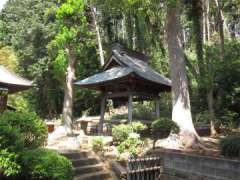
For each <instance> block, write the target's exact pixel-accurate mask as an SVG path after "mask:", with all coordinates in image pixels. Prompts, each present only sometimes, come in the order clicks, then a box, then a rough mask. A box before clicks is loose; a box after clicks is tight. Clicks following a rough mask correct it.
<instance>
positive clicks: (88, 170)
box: [60, 150, 114, 180]
mask: <svg viewBox="0 0 240 180" xmlns="http://www.w3.org/2000/svg"><path fill="white" fill-rule="evenodd" d="M60 153H61V154H62V155H64V156H65V157H67V158H68V159H70V160H71V161H72V164H73V171H74V178H73V179H74V180H113V179H114V178H113V177H112V175H111V171H109V170H108V169H107V168H106V166H105V164H104V163H103V162H102V161H101V160H100V159H99V157H98V156H96V155H95V154H94V153H93V152H91V151H87V150H85V151H78V150H68V151H64V152H60Z"/></svg>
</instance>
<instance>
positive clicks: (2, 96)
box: [0, 90, 8, 112]
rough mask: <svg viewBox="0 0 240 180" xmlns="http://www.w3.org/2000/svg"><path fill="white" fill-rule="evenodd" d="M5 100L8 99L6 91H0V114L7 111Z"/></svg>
mask: <svg viewBox="0 0 240 180" xmlns="http://www.w3.org/2000/svg"><path fill="white" fill-rule="evenodd" d="M7 99H8V91H7V90H0V112H3V111H5V110H6V109H7Z"/></svg>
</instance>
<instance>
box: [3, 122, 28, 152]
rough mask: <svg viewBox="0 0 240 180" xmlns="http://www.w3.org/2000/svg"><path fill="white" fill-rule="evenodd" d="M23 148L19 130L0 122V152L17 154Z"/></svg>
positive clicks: (22, 139)
mask: <svg viewBox="0 0 240 180" xmlns="http://www.w3.org/2000/svg"><path fill="white" fill-rule="evenodd" d="M23 148H24V138H23V136H22V134H21V133H20V130H19V129H17V128H15V127H12V126H11V125H9V124H6V122H4V121H0V150H3V149H8V150H10V151H14V152H18V151H21V150H22V149H23Z"/></svg>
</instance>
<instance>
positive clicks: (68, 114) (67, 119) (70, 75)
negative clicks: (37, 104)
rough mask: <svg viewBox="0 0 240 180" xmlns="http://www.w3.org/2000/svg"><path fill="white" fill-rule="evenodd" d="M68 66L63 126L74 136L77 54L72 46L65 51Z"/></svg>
mask: <svg viewBox="0 0 240 180" xmlns="http://www.w3.org/2000/svg"><path fill="white" fill-rule="evenodd" d="M65 52H66V55H67V57H68V66H67V72H66V79H65V85H64V102H63V125H64V127H65V129H66V131H67V133H68V134H72V107H73V81H74V79H75V61H76V57H75V52H74V49H73V47H72V46H70V45H69V46H67V48H66V49H65Z"/></svg>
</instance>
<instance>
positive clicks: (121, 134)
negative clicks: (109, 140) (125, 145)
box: [112, 122, 146, 143]
mask: <svg viewBox="0 0 240 180" xmlns="http://www.w3.org/2000/svg"><path fill="white" fill-rule="evenodd" d="M145 128H146V126H145V125H144V124H142V123H140V122H133V123H131V124H120V125H115V126H113V128H112V136H113V140H114V141H115V142H120V143H121V142H123V141H124V140H126V139H127V138H128V136H129V134H130V133H131V132H139V131H141V130H144V129H145Z"/></svg>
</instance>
